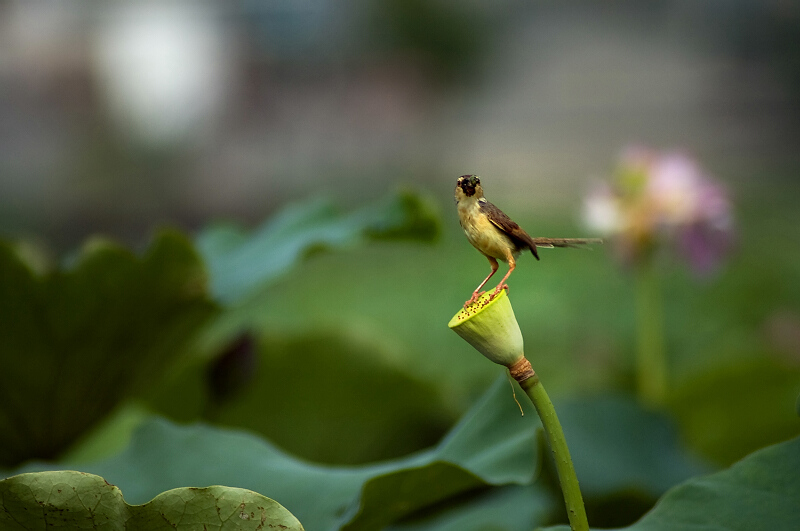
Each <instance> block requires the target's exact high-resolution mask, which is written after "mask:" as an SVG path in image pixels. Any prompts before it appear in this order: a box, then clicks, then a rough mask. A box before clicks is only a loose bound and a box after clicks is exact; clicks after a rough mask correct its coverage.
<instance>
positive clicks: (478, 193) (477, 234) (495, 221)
mask: <svg viewBox="0 0 800 531" xmlns="http://www.w3.org/2000/svg"><path fill="white" fill-rule="evenodd" d="M455 194H456V207H457V209H458V220H459V222H460V223H461V228H463V229H464V233H465V234H466V235H467V239H468V240H469V243H471V244H472V246H473V247H475V248H476V249H477V250H478V251H480V252H481V254H483V255H484V256H485V257H486V258H488V259H489V263H490V264H491V266H492V272H491V273H489V276H488V277H486V278H485V279H483V282H481V284H480V286H478V287H477V288H476V289H475V291H474V292H472V297H471V298H470V299H469V300H468V301H467V302H465V303H464V307H465V308H466V307H468V306H469V305H470V304H472V303H474V302H475V301H477V300H478V299H479V298H480V296H481V295H483V294H484V293H485V292H484V291H481V288H482V287H483V286H484V284H486V283H487V282H488V281H489V279H490V278H492V275H494V274H495V273H496V272H497V268H498V265H497V261H498V260H502V261H503V262H508V273H506V276H504V277H503V280H501V281H500V283H499V284H498V285H497V287H496V288H495V289H494V293H492V296H491V297H490V299H489V300H491V299H493V298H494V297H495V296H497V294H498V293H500V290H501V289H504V288H505V289H508V285H507V284H506V283H505V282H506V280H507V279H508V277H509V275H511V272H512V271H514V268H515V267H516V266H517V262H516V258H517V256H519V254H520V253H521V252H522V251H524V250H525V249H530V251H531V253H533V256H534V258H536V259H537V260H539V254H538V253H537V252H536V248H537V247H547V248H552V247H577V246H579V245H586V244H590V243H602V242H603V240H601V239H598V238H531V237H530V236H529V235H528V233H527V232H525V231H524V230H522V228H520V226H519V225H517V224H516V223H514V222H513V221H511V218H509V217H508V216H507V215H505V214H504V213H503V211H502V210H500V209H499V208H497V207H496V206H494V205H493V204H491V203H490V202H489V201H488V200H487V199H486V198H485V197H484V195H483V187H482V186H481V180H480V178H478V176H477V175H462V176H461V177H459V178H458V181H456V192H455Z"/></svg>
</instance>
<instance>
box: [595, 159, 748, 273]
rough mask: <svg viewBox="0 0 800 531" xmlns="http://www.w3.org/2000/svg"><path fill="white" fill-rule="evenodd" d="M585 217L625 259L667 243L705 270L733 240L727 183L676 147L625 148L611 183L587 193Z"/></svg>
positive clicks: (699, 270)
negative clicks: (663, 149) (669, 149)
mask: <svg viewBox="0 0 800 531" xmlns="http://www.w3.org/2000/svg"><path fill="white" fill-rule="evenodd" d="M584 217H585V220H586V223H587V225H589V227H591V228H593V229H595V230H596V231H598V232H601V233H603V234H604V235H606V236H608V237H610V238H611V239H612V240H613V242H614V245H615V249H616V251H617V253H618V254H619V256H620V257H621V258H622V260H623V261H624V262H626V263H630V262H633V261H637V260H640V259H642V258H644V257H645V256H646V255H649V254H651V253H652V252H653V251H654V250H655V249H656V248H657V247H659V246H663V245H664V244H670V245H673V246H675V247H676V248H677V249H678V250H679V251H680V253H681V254H682V255H683V257H684V258H685V259H686V260H687V261H688V263H689V265H690V267H691V268H692V270H693V271H695V272H696V273H698V274H704V273H709V272H711V271H713V270H715V269H716V268H717V267H718V266H719V265H720V264H721V262H722V259H723V258H724V257H725V255H726V254H727V253H728V252H729V251H730V249H731V246H732V243H733V217H732V214H731V204H730V200H729V199H728V194H727V192H726V190H725V188H724V187H723V186H722V185H721V184H720V183H718V182H716V181H715V180H713V179H712V178H711V177H709V176H708V175H707V174H706V173H705V172H704V171H703V170H702V168H700V166H699V165H698V164H697V162H696V161H695V160H694V159H692V158H690V157H688V156H686V155H685V154H682V153H679V152H666V153H659V152H656V151H653V150H649V149H645V148H631V149H628V150H626V151H625V152H624V153H623V155H622V157H621V160H620V164H619V166H618V168H617V171H616V180H615V182H614V183H613V184H610V183H606V182H602V183H599V184H598V185H596V187H595V189H594V190H592V192H591V193H590V194H589V196H588V197H587V198H586V202H585V209H584Z"/></svg>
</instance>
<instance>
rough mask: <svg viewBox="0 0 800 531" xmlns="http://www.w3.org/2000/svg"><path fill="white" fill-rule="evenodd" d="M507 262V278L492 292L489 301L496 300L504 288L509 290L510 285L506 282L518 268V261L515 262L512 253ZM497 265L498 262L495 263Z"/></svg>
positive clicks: (509, 254)
mask: <svg viewBox="0 0 800 531" xmlns="http://www.w3.org/2000/svg"><path fill="white" fill-rule="evenodd" d="M507 260H508V273H506V276H504V277H503V280H501V281H500V283H499V284H498V285H497V287H496V288H494V292H492V296H491V297H489V300H492V299H494V298H495V297H496V296H497V294H498V293H500V290H501V289H504V288H505V289H508V284H506V283H505V282H506V279H507V278H508V277H509V276H510V275H511V272H512V271H514V268H515V267H517V262H516V260H514V255H512V254H511V253H510V252H509V253H508V258H507ZM495 263H497V262H495ZM486 280H489V279H488V278H487V279H486Z"/></svg>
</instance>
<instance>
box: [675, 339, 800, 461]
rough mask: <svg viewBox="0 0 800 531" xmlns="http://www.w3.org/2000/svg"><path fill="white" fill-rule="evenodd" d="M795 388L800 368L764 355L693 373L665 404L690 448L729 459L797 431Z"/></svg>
mask: <svg viewBox="0 0 800 531" xmlns="http://www.w3.org/2000/svg"><path fill="white" fill-rule="evenodd" d="M743 386H744V387H743ZM744 388H746V389H747V392H743V389H744ZM798 392H800V370H798V369H797V367H792V366H788V365H787V364H784V363H779V362H778V361H777V360H775V359H774V358H771V357H769V356H766V355H765V356H764V357H762V358H760V359H755V360H749V361H744V362H739V363H736V364H732V365H729V366H726V367H719V368H717V369H715V370H713V371H709V372H706V373H703V374H701V375H699V376H697V377H695V378H693V379H692V380H690V381H688V382H686V383H685V384H684V385H682V386H680V387H679V388H678V389H676V391H675V393H674V395H673V397H672V400H671V404H670V409H672V410H673V411H674V412H675V413H676V415H677V416H678V418H679V420H680V423H681V426H682V428H683V431H684V433H685V437H686V439H687V440H688V441H689V442H690V444H691V445H692V447H694V448H697V449H698V450H699V451H701V452H702V453H703V454H704V455H706V456H708V457H709V458H712V459H714V460H715V461H718V462H720V463H721V464H730V463H732V462H734V461H736V460H737V459H741V458H742V457H743V456H745V455H747V454H748V453H750V452H753V451H754V450H756V449H758V448H762V447H764V446H766V445H768V444H774V443H776V442H778V441H781V440H785V439H787V438H789V437H794V436H796V435H798V434H800V422H798V420H797V416H796V414H795V413H796V412H795V411H794V408H793V407H792V403H793V402H794V400H795V397H796V396H797V393H798Z"/></svg>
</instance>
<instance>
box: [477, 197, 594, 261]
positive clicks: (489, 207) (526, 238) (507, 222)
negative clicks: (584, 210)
mask: <svg viewBox="0 0 800 531" xmlns="http://www.w3.org/2000/svg"><path fill="white" fill-rule="evenodd" d="M480 206H481V211H482V212H484V213H485V214H486V215H487V217H488V218H489V221H491V222H492V224H493V225H494V226H495V227H497V228H498V229H500V230H501V231H503V232H505V233H506V234H508V235H509V236H510V237H511V239H512V240H514V242H515V243H516V244H517V246H518V247H519V248H520V249H524V248H525V247H527V248H529V249H530V250H531V252H532V253H533V256H534V257H536V259H537V260H538V259H539V254H538V253H537V252H536V247H573V248H578V247H579V246H581V245H587V244H592V243H603V240H601V239H600V238H541V237H537V238H532V237H531V236H530V235H528V233H527V232H525V231H524V230H522V228H521V227H520V226H519V225H517V224H516V223H515V222H514V221H513V220H512V219H511V218H509V217H508V216H507V215H506V214H505V212H503V211H502V210H500V209H499V208H497V207H496V206H494V205H493V204H492V203H490V202H489V201H485V200H482V201H480Z"/></svg>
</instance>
